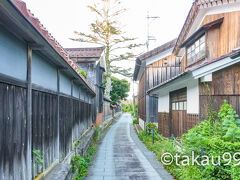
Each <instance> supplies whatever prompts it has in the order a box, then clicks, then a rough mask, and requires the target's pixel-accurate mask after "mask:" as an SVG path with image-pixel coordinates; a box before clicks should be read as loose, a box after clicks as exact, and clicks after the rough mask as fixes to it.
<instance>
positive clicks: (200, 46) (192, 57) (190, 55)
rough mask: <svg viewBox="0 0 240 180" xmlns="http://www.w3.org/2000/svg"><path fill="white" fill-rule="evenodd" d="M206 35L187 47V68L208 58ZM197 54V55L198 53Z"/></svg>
mask: <svg viewBox="0 0 240 180" xmlns="http://www.w3.org/2000/svg"><path fill="white" fill-rule="evenodd" d="M206 47H207V46H206V34H204V35H202V36H201V37H200V38H198V39H197V40H196V41H194V43H192V44H191V45H190V46H188V47H186V60H187V66H190V65H191V64H194V63H195V62H197V61H199V60H201V59H203V58H205V57H206V52H207V51H206ZM196 52H197V53H196Z"/></svg>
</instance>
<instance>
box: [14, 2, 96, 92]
mask: <svg viewBox="0 0 240 180" xmlns="http://www.w3.org/2000/svg"><path fill="white" fill-rule="evenodd" d="M10 1H11V2H12V4H13V5H14V6H15V7H16V8H17V9H18V11H19V12H20V13H21V14H22V16H23V17H24V18H25V19H26V20H27V21H28V22H29V23H30V24H32V26H33V27H34V28H35V29H36V30H37V31H38V32H39V33H40V34H41V36H42V37H43V38H44V39H45V40H46V41H47V42H48V43H49V44H50V45H51V46H52V47H53V48H54V49H55V50H56V51H57V52H58V54H59V55H60V56H61V57H62V58H63V59H64V60H65V61H66V62H67V63H68V64H69V65H70V66H71V67H72V69H74V70H75V72H76V73H77V74H78V75H79V76H80V77H81V79H82V80H83V81H84V82H85V84H86V85H87V86H88V87H89V88H90V89H91V91H92V92H94V94H96V92H95V90H94V89H93V88H92V86H91V85H90V84H89V82H88V81H87V80H86V78H85V77H84V76H83V75H82V74H81V73H80V72H79V71H78V65H77V64H75V63H74V62H73V61H72V60H71V59H70V58H69V57H68V53H67V52H66V51H65V50H64V48H63V47H62V46H61V45H60V44H59V43H58V42H57V40H56V39H55V38H54V37H53V36H52V35H51V34H50V33H49V32H48V31H47V29H46V28H45V27H44V26H43V25H42V24H41V22H40V21H39V19H38V18H36V17H35V16H34V14H32V13H31V11H30V10H29V9H27V6H26V3H25V2H23V1H22V0H10Z"/></svg>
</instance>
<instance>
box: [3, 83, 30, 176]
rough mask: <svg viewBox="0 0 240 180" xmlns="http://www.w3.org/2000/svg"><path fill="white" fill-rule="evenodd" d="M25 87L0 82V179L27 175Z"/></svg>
mask: <svg viewBox="0 0 240 180" xmlns="http://www.w3.org/2000/svg"><path fill="white" fill-rule="evenodd" d="M26 100H27V99H26V89H25V88H20V87H15V86H12V85H8V84H3V83H0V179H26V177H27V171H26V169H27V163H26V153H27V121H26V108H27V107H26Z"/></svg>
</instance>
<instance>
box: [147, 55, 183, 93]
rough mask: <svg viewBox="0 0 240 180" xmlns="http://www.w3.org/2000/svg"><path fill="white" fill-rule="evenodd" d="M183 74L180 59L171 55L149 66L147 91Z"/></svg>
mask: <svg viewBox="0 0 240 180" xmlns="http://www.w3.org/2000/svg"><path fill="white" fill-rule="evenodd" d="M179 73H181V63H180V58H177V57H175V56H174V55H170V56H168V57H166V58H164V59H160V60H159V61H157V62H154V63H152V64H151V65H148V66H147V87H146V88H147V90H149V89H151V88H153V87H155V86H156V85H158V84H161V83H162V82H164V81H167V80H169V79H171V78H173V77H175V76H177V75H178V74H179Z"/></svg>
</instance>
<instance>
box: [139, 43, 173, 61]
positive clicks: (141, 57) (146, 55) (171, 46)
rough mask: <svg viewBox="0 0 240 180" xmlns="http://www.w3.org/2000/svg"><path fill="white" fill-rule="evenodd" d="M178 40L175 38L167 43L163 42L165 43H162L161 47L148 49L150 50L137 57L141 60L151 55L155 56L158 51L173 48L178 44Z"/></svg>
mask: <svg viewBox="0 0 240 180" xmlns="http://www.w3.org/2000/svg"><path fill="white" fill-rule="evenodd" d="M176 41H177V39H174V40H172V41H169V42H167V43H165V44H163V45H161V46H159V47H157V48H155V49H153V50H151V51H148V52H146V53H144V54H142V55H141V56H139V57H137V58H138V59H139V60H141V61H143V60H145V59H147V58H149V57H152V56H155V55H157V54H158V53H161V52H163V51H166V50H167V49H169V48H173V47H174V46H175V44H176Z"/></svg>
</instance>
